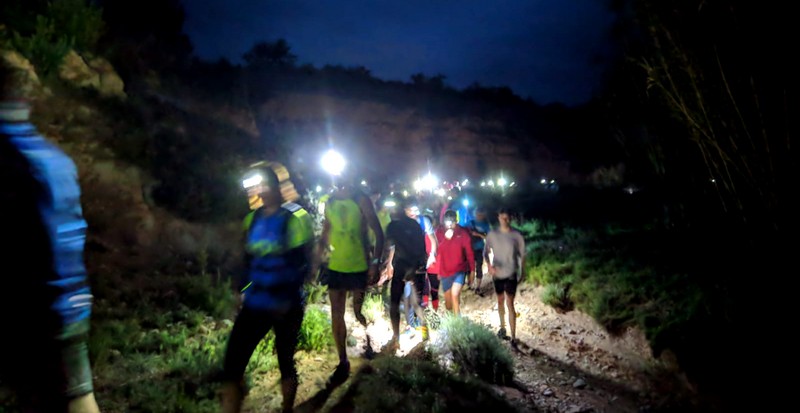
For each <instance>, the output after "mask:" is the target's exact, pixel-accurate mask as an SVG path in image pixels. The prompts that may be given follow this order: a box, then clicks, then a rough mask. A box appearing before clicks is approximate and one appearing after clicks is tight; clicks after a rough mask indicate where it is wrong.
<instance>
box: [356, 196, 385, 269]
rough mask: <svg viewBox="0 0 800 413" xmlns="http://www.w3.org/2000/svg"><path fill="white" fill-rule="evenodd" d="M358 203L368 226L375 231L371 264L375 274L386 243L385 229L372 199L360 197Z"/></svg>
mask: <svg viewBox="0 0 800 413" xmlns="http://www.w3.org/2000/svg"><path fill="white" fill-rule="evenodd" d="M358 205H359V207H360V208H361V214H362V215H363V216H364V219H365V220H366V221H367V226H368V227H369V228H370V229H371V230H372V231H374V232H375V246H374V249H373V251H372V257H373V261H372V262H370V266H369V268H370V272H371V273H372V275H373V276H374V274H375V273H376V272H377V270H378V261H380V259H379V257H380V256H381V254H382V253H383V243H384V236H383V229H381V222H380V220H378V214H376V213H375V207H374V206H373V205H372V201H371V200H370V199H369V197H367V196H361V197H359V199H358ZM367 258H369V257H367Z"/></svg>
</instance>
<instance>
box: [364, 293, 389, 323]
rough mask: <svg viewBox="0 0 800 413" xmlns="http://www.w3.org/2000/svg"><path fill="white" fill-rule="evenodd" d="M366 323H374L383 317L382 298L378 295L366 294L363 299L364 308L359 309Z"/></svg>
mask: <svg viewBox="0 0 800 413" xmlns="http://www.w3.org/2000/svg"><path fill="white" fill-rule="evenodd" d="M361 312H362V313H363V314H364V317H366V318H367V322H370V323H374V322H375V320H377V319H379V318H381V317H383V314H384V304H383V296H382V295H381V294H380V293H367V295H366V296H365V297H364V306H363V307H362V308H361Z"/></svg>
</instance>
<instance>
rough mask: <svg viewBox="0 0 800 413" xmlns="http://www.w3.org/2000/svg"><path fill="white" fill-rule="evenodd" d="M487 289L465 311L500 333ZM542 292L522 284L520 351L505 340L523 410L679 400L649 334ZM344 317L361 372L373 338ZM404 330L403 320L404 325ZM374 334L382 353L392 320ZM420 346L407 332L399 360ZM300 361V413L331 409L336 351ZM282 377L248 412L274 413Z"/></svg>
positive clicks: (512, 393) (653, 406)
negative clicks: (615, 326) (601, 321)
mask: <svg viewBox="0 0 800 413" xmlns="http://www.w3.org/2000/svg"><path fill="white" fill-rule="evenodd" d="M483 288H484V291H485V295H484V296H483V297H480V296H478V295H476V294H475V293H472V292H464V293H463V294H462V299H461V301H462V314H463V316H465V317H468V318H469V319H471V320H472V321H474V322H477V323H480V324H483V325H486V326H487V327H488V328H489V329H491V330H492V331H497V330H498V328H499V318H498V315H497V310H496V306H497V299H496V297H495V295H494V291H493V290H492V289H491V284H490V283H489V282H488V281H486V282H485V283H484V287H483ZM540 293H541V288H534V287H532V286H530V285H523V286H521V287H520V290H519V292H518V296H517V299H516V303H517V305H516V308H517V311H518V312H519V317H518V319H517V337H518V339H519V341H520V344H519V345H518V346H517V347H516V348H513V347H512V346H511V345H510V342H508V341H505V343H506V345H507V346H508V348H509V350H510V351H511V353H512V355H513V356H514V360H515V366H516V377H515V381H516V382H518V384H519V386H517V387H516V388H512V387H497V388H496V390H497V391H498V392H501V393H503V394H504V396H505V397H506V398H507V399H509V400H510V401H512V402H513V403H514V404H515V405H516V406H518V408H519V409H520V411H531V412H534V411H535V412H559V413H562V412H570V413H576V412H621V413H629V412H631V413H632V412H637V413H638V412H648V411H659V410H660V409H659V407H660V406H662V405H663V404H664V403H665V400H667V399H670V398H674V397H675V394H676V386H677V384H676V382H674V381H670V380H671V379H670V380H665V379H664V376H663V375H661V374H656V373H657V372H658V371H660V367H659V366H660V364H661V363H660V362H659V361H657V360H654V359H653V357H652V356H651V354H650V349H649V346H648V344H647V341H646V340H645V338H644V336H643V335H642V334H640V333H637V332H636V331H634V330H630V331H627V332H626V333H624V334H623V335H621V336H619V337H613V336H611V335H609V334H608V333H607V332H606V331H605V330H604V329H603V328H602V327H601V326H600V325H598V324H597V323H596V322H595V321H594V320H592V319H591V318H590V317H589V316H587V315H585V314H582V313H580V312H578V311H571V312H568V313H559V312H557V311H555V310H554V309H553V308H551V307H549V306H547V305H545V304H544V303H542V302H541V300H540V299H539V295H540ZM442 307H443V306H442ZM321 308H323V309H325V310H328V308H329V307H328V306H327V305H323V306H321ZM439 311H440V312H443V311H444V309H443V308H440V309H439ZM345 318H346V321H347V324H348V329H349V335H350V336H351V337H350V338H349V339H348V354H349V356H350V359H351V363H352V366H353V368H352V372H353V373H355V371H356V370H357V369H358V367H359V366H360V365H361V364H362V363H363V362H364V361H365V360H364V354H365V350H364V347H365V345H366V334H365V329H364V328H363V327H361V326H360V325H358V323H357V322H356V320H355V318H354V317H353V313H352V305H351V302H348V306H347V311H346V313H345ZM403 325H404V322H401V328H402V326H403ZM367 332H369V336H370V338H371V343H372V348H373V349H374V350H375V351H379V350H380V347H381V346H382V345H383V344H385V343H386V341H388V340H389V338H390V337H391V328H390V325H389V323H388V320H386V319H385V318H379V319H378V320H376V321H375V322H374V323H372V324H370V326H369V327H368V328H367ZM435 334H437V333H436V331H433V332H432V337H431V339H432V341H435V338H436V337H435ZM420 341H421V340H420V337H415V336H414V335H406V334H404V335H403V336H402V338H401V349H400V351H398V352H397V353H396V355H397V356H399V357H402V356H405V355H406V354H407V352H408V351H409V350H411V349H412V348H413V347H414V346H415V345H416V344H418V343H419V342H420ZM297 358H298V362H299V363H298V370H299V372H300V376H301V385H300V389H299V391H298V398H297V404H298V405H299V406H301V408H300V409H298V410H299V411H317V410H318V409H319V408H321V407H322V405H326V404H327V403H326V400H325V399H328V400H327V401H328V402H329V401H330V400H335V399H336V394H337V393H338V391H341V389H340V390H336V391H334V393H333V394H324V393H326V392H325V391H324V390H323V389H324V387H325V380H326V379H327V377H328V375H329V374H330V372H332V371H333V368H334V367H335V365H336V357H335V355H334V354H332V353H331V354H324V355H313V356H312V355H305V354H303V353H299V355H298V357H297ZM276 379H277V376H276V377H270V378H269V379H267V380H269V381H270V382H271V383H270V384H269V385H267V386H265V387H268V388H271V390H269V391H267V392H266V393H262V392H260V391H257V392H255V393H256V394H253V395H252V396H255V397H252V398H250V400H248V402H247V403H246V404H247V405H249V406H250V409H248V410H247V411H254V412H255V411H258V412H261V411H269V408H266V406H269V405H272V406H275V405H276V404H277V399H275V396H277V393H278V391H277V390H278V389H277V382H276V381H277V380H276ZM264 384H266V383H264ZM343 387H346V386H343ZM262 389H263V388H262ZM319 397H324V398H323V399H322V400H320V404H317V403H316V402H314V400H313V399H314V398H319ZM668 401H670V402H672V400H668ZM312 405H316V407H312ZM256 406H258V407H256ZM265 408H266V409H265Z"/></svg>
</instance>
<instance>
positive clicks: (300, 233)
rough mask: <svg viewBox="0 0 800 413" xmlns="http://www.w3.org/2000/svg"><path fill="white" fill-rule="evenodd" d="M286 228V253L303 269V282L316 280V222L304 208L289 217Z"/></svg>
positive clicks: (292, 263)
mask: <svg viewBox="0 0 800 413" xmlns="http://www.w3.org/2000/svg"><path fill="white" fill-rule="evenodd" d="M287 225H288V227H287V230H286V237H287V239H286V249H287V251H286V253H287V256H288V257H289V260H290V262H291V265H293V266H296V267H297V268H299V269H301V270H302V273H303V282H304V283H309V282H312V281H313V280H314V276H315V275H316V273H315V272H314V270H315V268H314V265H313V262H314V261H313V255H314V248H315V245H314V223H313V222H312V221H311V216H310V215H308V212H307V211H306V210H304V209H301V210H299V211H296V212H294V213H293V214H292V216H290V217H289V222H288V224H287Z"/></svg>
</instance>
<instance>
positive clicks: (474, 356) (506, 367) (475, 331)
mask: <svg viewBox="0 0 800 413" xmlns="http://www.w3.org/2000/svg"><path fill="white" fill-rule="evenodd" d="M441 327H442V329H441V331H442V343H441V344H442V346H441V347H440V348H439V349H438V351H439V352H440V353H441V354H440V356H442V358H443V359H444V360H447V359H448V358H449V357H451V358H452V366H451V367H452V368H454V369H455V370H456V371H457V372H459V373H461V374H468V375H472V376H476V377H478V378H480V379H482V380H483V381H486V382H489V383H497V384H510V383H511V381H512V380H513V378H514V359H513V358H512V357H511V353H509V351H508V349H507V348H506V347H505V346H504V345H503V343H502V342H501V341H500V339H499V338H498V337H497V336H496V335H495V334H494V333H493V332H491V331H489V329H487V328H486V327H484V326H481V325H478V324H476V323H474V322H472V321H470V320H469V319H468V318H466V317H461V316H453V315H447V316H444V317H443V318H442V325H441Z"/></svg>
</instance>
